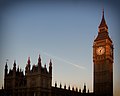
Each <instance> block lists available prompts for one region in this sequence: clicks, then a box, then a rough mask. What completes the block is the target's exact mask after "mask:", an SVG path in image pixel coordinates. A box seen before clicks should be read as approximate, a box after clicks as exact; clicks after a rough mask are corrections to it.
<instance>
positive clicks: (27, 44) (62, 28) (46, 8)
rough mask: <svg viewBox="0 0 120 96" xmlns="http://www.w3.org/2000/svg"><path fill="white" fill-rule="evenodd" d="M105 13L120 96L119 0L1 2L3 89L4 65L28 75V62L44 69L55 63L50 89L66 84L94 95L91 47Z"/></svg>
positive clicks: (0, 71)
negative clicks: (84, 88)
mask: <svg viewBox="0 0 120 96" xmlns="http://www.w3.org/2000/svg"><path fill="white" fill-rule="evenodd" d="M103 8H104V15H105V20H106V22H107V25H108V31H109V36H110V37H111V39H112V40H113V43H114V64H113V66H114V67H113V72H114V77H113V80H114V96H119V95H120V74H119V73H120V70H119V69H120V42H119V36H120V33H119V30H120V27H119V25H120V23H119V20H120V19H119V17H120V14H119V2H118V1H117V0H114V2H112V1H108V0H99V1H98V0H91V2H90V1H88V0H65V1H63V0H56V1H46V0H45V1H42V0H41V1H39V2H38V1H34V2H33V1H32V0H31V1H24V2H23V1H17V2H15V1H14V2H10V1H9V2H8V1H4V2H2V1H1V2H0V20H1V23H0V87H2V85H3V84H4V66H5V64H6V59H8V61H7V62H8V67H9V69H12V67H13V62H14V60H16V63H17V67H18V65H19V67H20V68H21V69H22V70H23V71H24V70H25V66H26V64H27V59H28V57H30V59H31V65H34V64H37V60H38V56H39V54H40V56H41V58H42V66H44V65H45V64H46V65H47V67H48V64H49V61H50V59H52V63H53V65H52V66H53V75H52V76H53V79H52V85H53V86H54V83H55V82H57V84H58V86H59V84H60V83H61V84H62V86H64V85H65V84H66V86H67V87H68V86H69V85H70V86H71V87H74V88H76V87H78V88H81V89H83V85H84V83H85V84H86V86H87V89H89V90H90V92H92V91H93V59H92V56H93V54H92V52H93V51H92V45H93V41H94V39H95V37H96V36H97V34H98V26H99V24H100V21H101V19H102V9H103Z"/></svg>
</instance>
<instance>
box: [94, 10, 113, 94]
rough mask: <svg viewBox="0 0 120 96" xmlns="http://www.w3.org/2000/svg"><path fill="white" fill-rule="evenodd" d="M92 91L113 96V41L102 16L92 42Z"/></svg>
mask: <svg viewBox="0 0 120 96" xmlns="http://www.w3.org/2000/svg"><path fill="white" fill-rule="evenodd" d="M93 64H94V68H93V69H94V86H93V87H94V93H95V96H113V43H112V40H111V38H110V37H109V33H108V26H107V24H106V21H105V18H104V10H103V14H102V20H101V23H100V25H99V27H98V35H97V37H96V38H95V40H94V42H93Z"/></svg>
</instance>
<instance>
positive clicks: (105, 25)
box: [99, 8, 108, 29]
mask: <svg viewBox="0 0 120 96" xmlns="http://www.w3.org/2000/svg"><path fill="white" fill-rule="evenodd" d="M102 27H106V28H107V29H108V26H107V24H106V21H105V18H104V8H103V9H102V20H101V23H100V25H99V28H102Z"/></svg>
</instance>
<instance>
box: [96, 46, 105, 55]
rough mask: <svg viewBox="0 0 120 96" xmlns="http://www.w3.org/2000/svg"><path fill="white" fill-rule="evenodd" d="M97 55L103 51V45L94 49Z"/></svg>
mask: <svg viewBox="0 0 120 96" xmlns="http://www.w3.org/2000/svg"><path fill="white" fill-rule="evenodd" d="M96 53H97V55H102V54H104V53H105V48H104V47H98V48H97V50H96Z"/></svg>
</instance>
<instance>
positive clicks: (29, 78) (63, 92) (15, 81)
mask: <svg viewBox="0 0 120 96" xmlns="http://www.w3.org/2000/svg"><path fill="white" fill-rule="evenodd" d="M30 62H31V61H30V57H29V58H28V61H27V64H26V67H25V74H24V72H23V71H21V69H19V67H18V68H16V61H14V63H13V68H12V69H10V70H9V72H8V64H7V62H6V65H5V77H4V92H3V93H4V94H7V96H92V95H93V93H89V90H86V85H84V88H83V90H81V89H79V90H78V88H76V89H74V87H73V88H71V87H70V86H69V87H68V88H66V85H64V88H63V87H62V85H61V84H60V86H57V83H55V86H52V61H51V60H50V62H49V70H47V68H46V65H44V67H42V64H41V58H40V55H39V58H38V63H37V64H36V65H33V66H32V68H31V63H30Z"/></svg>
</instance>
